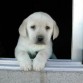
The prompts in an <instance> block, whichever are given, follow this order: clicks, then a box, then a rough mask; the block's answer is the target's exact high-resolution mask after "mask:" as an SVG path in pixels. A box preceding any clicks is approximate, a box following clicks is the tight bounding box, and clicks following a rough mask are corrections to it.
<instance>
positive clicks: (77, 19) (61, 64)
mask: <svg viewBox="0 0 83 83" xmlns="http://www.w3.org/2000/svg"><path fill="white" fill-rule="evenodd" d="M72 31H73V32H72V50H71V51H72V53H71V55H72V58H71V60H64V59H63V60H62V59H56V60H55V59H49V60H48V61H47V64H46V67H45V68H44V70H45V71H83V65H82V52H83V43H82V42H83V38H82V35H83V0H73V29H72ZM0 69H7V70H20V67H19V64H18V62H17V60H16V59H15V58H0Z"/></svg>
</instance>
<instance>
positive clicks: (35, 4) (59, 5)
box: [0, 0, 72, 59]
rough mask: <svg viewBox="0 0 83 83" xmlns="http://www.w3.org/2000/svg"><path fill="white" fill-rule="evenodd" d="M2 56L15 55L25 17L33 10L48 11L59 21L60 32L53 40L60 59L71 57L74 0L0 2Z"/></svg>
mask: <svg viewBox="0 0 83 83" xmlns="http://www.w3.org/2000/svg"><path fill="white" fill-rule="evenodd" d="M0 4H1V6H0V57H14V49H15V46H16V44H17V40H18V37H19V33H18V28H19V26H20V24H21V23H22V21H23V19H24V18H26V17H27V16H28V15H30V14H31V13H33V12H37V11H42V12H46V13H48V14H49V15H51V17H52V18H53V19H54V20H55V21H56V22H57V25H58V26H59V30H60V34H59V37H58V38H57V39H55V40H54V41H53V43H54V45H53V49H54V53H55V55H56V56H57V58H59V59H70V58H71V36H72V0H54V1H52V0H27V2H25V1H22V2H21V1H19V2H17V1H15V2H13V1H10V2H8V1H7V2H6V1H5V2H0Z"/></svg>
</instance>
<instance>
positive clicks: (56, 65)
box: [0, 58, 83, 71]
mask: <svg viewBox="0 0 83 83" xmlns="http://www.w3.org/2000/svg"><path fill="white" fill-rule="evenodd" d="M0 69H4V70H21V69H20V67H19V64H18V62H17V60H16V59H14V58H11V59H5V58H1V59H0ZM43 71H83V65H82V63H81V61H72V60H58V59H56V60H55V59H49V60H48V62H47V64H46V67H45V68H44V70H43Z"/></svg>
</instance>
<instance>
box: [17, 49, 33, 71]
mask: <svg viewBox="0 0 83 83" xmlns="http://www.w3.org/2000/svg"><path fill="white" fill-rule="evenodd" d="M15 56H16V58H17V60H18V61H19V63H20V67H21V69H22V70H24V71H28V70H31V66H32V62H31V59H30V57H29V55H28V54H27V52H25V51H22V50H21V51H18V50H16V51H15Z"/></svg>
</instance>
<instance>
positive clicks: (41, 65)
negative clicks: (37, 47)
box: [33, 59, 45, 71]
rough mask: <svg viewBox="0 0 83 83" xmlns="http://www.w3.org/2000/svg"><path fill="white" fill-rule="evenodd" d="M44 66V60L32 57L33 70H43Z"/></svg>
mask: <svg viewBox="0 0 83 83" xmlns="http://www.w3.org/2000/svg"><path fill="white" fill-rule="evenodd" d="M44 67H45V62H44V61H42V60H41V61H40V60H37V59H34V60H33V70H35V71H41V70H43V69H44Z"/></svg>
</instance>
